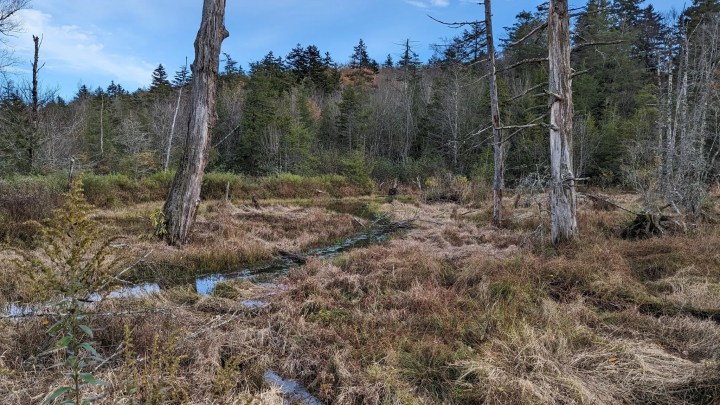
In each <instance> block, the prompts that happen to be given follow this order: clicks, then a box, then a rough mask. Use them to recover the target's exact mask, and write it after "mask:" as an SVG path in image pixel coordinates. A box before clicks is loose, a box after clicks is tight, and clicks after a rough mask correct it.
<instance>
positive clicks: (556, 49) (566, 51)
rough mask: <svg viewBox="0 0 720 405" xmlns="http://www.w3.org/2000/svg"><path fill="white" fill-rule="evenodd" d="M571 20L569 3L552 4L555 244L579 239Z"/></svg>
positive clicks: (557, 0)
mask: <svg viewBox="0 0 720 405" xmlns="http://www.w3.org/2000/svg"><path fill="white" fill-rule="evenodd" d="M569 19H570V18H569V14H568V0H550V11H549V17H548V58H549V65H550V71H549V88H550V91H549V93H550V165H551V172H552V178H551V184H550V221H551V235H552V241H553V243H561V242H565V241H569V240H572V239H574V238H575V236H576V235H577V220H576V217H575V210H576V203H577V200H576V195H575V178H574V175H573V167H572V159H571V151H572V125H573V124H572V119H573V103H572V77H571V69H570V32H569Z"/></svg>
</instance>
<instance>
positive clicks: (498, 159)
mask: <svg viewBox="0 0 720 405" xmlns="http://www.w3.org/2000/svg"><path fill="white" fill-rule="evenodd" d="M485 36H486V38H487V52H488V69H489V70H490V73H489V78H490V112H491V114H492V126H493V151H494V157H495V159H494V161H495V165H494V167H495V169H494V175H493V218H492V219H493V223H494V224H496V225H499V224H500V221H501V220H502V197H503V187H504V182H505V181H504V172H505V168H504V159H503V145H502V143H503V139H502V128H501V125H500V104H499V102H498V90H497V69H496V67H495V44H494V42H493V41H494V39H493V30H492V8H491V7H490V0H485Z"/></svg>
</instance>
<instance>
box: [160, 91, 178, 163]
mask: <svg viewBox="0 0 720 405" xmlns="http://www.w3.org/2000/svg"><path fill="white" fill-rule="evenodd" d="M182 93H183V88H182V87H180V90H179V91H178V98H177V103H176V104H175V114H173V120H172V125H171V126H170V136H168V143H167V148H166V149H165V161H164V162H163V171H167V170H168V168H169V167H170V152H171V151H172V140H173V134H174V133H175V122H177V116H178V112H179V111H180V101H181V100H182Z"/></svg>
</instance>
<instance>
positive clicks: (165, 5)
mask: <svg viewBox="0 0 720 405" xmlns="http://www.w3.org/2000/svg"><path fill="white" fill-rule="evenodd" d="M478 1H479V0H260V1H256V0H227V9H226V18H225V24H226V26H227V28H228V31H230V37H229V38H227V39H226V40H225V42H224V43H223V52H227V53H229V54H230V55H231V56H232V57H233V59H235V60H237V61H238V62H240V63H242V64H243V66H244V67H245V68H247V65H248V63H249V62H252V61H256V60H259V59H261V58H262V57H263V56H264V55H265V54H266V53H267V52H268V51H270V50H272V51H273V52H274V53H275V55H276V56H285V55H287V53H288V52H289V51H290V49H292V48H293V47H294V46H295V45H296V44H297V43H300V44H302V45H303V46H307V45H310V44H314V45H316V46H318V48H319V49H320V50H321V51H322V52H325V51H329V52H330V54H331V55H332V57H333V59H334V60H335V61H336V62H338V63H345V62H347V61H348V59H349V57H350V55H351V54H352V50H353V46H355V45H356V44H357V43H358V40H359V39H360V38H362V39H363V40H364V41H365V43H366V44H367V47H368V51H369V53H370V56H371V57H373V58H375V59H377V60H378V61H379V62H382V61H384V60H385V57H386V55H387V54H388V53H389V54H391V55H393V57H394V59H396V60H397V56H398V55H399V54H400V52H401V45H400V44H401V43H403V42H404V41H405V39H410V40H411V41H412V45H413V46H414V47H415V50H416V52H418V53H419V54H420V56H421V59H422V60H427V58H429V57H430V55H431V54H432V52H431V51H430V50H429V46H430V44H432V43H439V42H441V39H442V38H450V37H452V36H453V35H456V34H457V33H458V31H457V30H453V29H451V28H448V27H445V26H443V25H441V24H439V23H437V22H435V21H432V20H431V19H430V18H428V17H427V15H432V16H433V17H435V18H437V19H440V20H443V21H468V20H474V19H481V18H482V16H483V14H482V13H483V8H482V6H479V5H478V4H477V2H478ZM542 1H543V0H494V1H493V8H494V10H493V16H494V24H495V27H496V31H498V34H499V36H503V33H504V30H503V29H502V27H507V26H510V25H512V24H513V22H514V17H515V15H516V14H517V13H518V12H520V11H522V10H534V9H535V7H536V6H537V5H538V4H540V3H541V2H542ZM683 3H684V1H683V0H653V1H648V2H646V4H653V6H654V7H655V8H656V9H657V10H660V11H669V10H670V9H671V8H672V7H675V8H676V9H682V7H683ZM571 4H575V5H581V4H584V1H571ZM31 6H32V8H31V9H30V10H24V11H23V12H22V13H21V14H20V18H21V19H22V20H23V22H24V25H25V29H24V31H25V32H23V33H20V34H18V35H17V36H16V37H14V38H11V40H10V46H12V47H13V48H14V49H15V56H16V58H17V59H18V60H19V61H20V62H19V64H18V65H17V66H16V67H15V69H14V70H15V73H16V75H17V76H16V77H15V79H14V80H15V81H24V80H28V77H29V69H30V61H31V59H32V35H40V36H42V37H43V43H42V46H41V48H40V59H41V61H42V62H44V63H45V67H44V68H43V70H42V71H41V72H40V80H41V83H42V84H43V86H44V87H45V88H46V89H56V90H57V91H58V94H59V95H61V96H63V97H65V98H71V97H72V96H73V95H74V94H75V93H76V92H77V89H78V88H79V86H80V85H81V84H85V85H87V86H88V87H90V88H91V89H94V88H96V87H97V86H101V87H103V88H105V87H107V85H108V84H109V83H110V81H111V80H113V81H115V82H116V83H119V84H121V85H122V86H123V87H125V88H126V89H127V90H130V91H132V90H135V89H137V88H140V87H147V86H148V85H149V82H150V77H151V73H152V70H153V69H155V68H156V67H157V65H158V64H160V63H162V64H163V65H164V66H165V68H166V70H167V71H168V74H169V75H170V76H171V77H172V76H173V74H174V72H175V71H176V70H177V69H178V68H179V67H180V66H182V65H183V64H184V63H185V58H186V57H187V59H188V62H189V63H190V62H192V59H193V56H194V54H193V41H194V39H195V35H196V33H197V29H198V26H199V22H200V15H201V10H202V0H112V1H110V0H32V1H31Z"/></svg>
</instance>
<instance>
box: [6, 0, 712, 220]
mask: <svg viewBox="0 0 720 405" xmlns="http://www.w3.org/2000/svg"><path fill="white" fill-rule="evenodd" d="M642 3H643V2H642V1H639V0H617V1H609V0H591V1H589V2H588V3H587V5H586V6H585V7H582V8H578V9H576V10H574V13H575V15H576V17H577V18H576V19H575V20H574V25H573V27H572V29H573V31H572V46H573V52H572V65H573V69H574V72H575V73H574V80H573V90H574V97H573V98H574V102H575V119H574V121H575V128H574V134H573V135H574V144H573V159H574V165H575V169H576V170H575V171H576V175H577V177H580V178H588V179H589V181H590V182H591V183H594V184H601V185H608V184H615V185H624V186H629V187H631V188H633V189H636V190H639V191H657V192H661V193H666V194H667V193H676V194H678V195H679V196H680V197H674V198H676V199H678V200H679V199H682V200H687V201H684V202H685V203H687V204H688V205H690V206H692V205H693V204H697V202H698V201H699V199H701V198H702V195H701V194H702V189H703V187H702V185H706V184H709V183H711V182H713V181H716V180H717V175H718V170H719V169H720V167H719V166H718V161H717V156H718V152H720V143H719V142H718V140H720V139H718V116H719V115H718V113H719V111H720V91H719V87H718V80H719V79H720V76H719V75H718V70H717V67H718V59H719V56H718V55H719V54H720V35H718V31H719V29H720V17H719V16H718V15H717V12H718V11H720V3H718V2H717V1H715V0H694V1H693V4H692V5H691V6H690V7H688V8H687V9H686V10H684V11H683V12H682V13H681V14H680V15H664V14H661V13H660V12H659V11H658V10H655V9H654V8H653V6H652V5H647V6H644V5H642ZM546 7H547V6H546V5H545V6H539V7H538V9H537V10H535V11H532V12H522V13H520V14H518V15H517V17H516V22H515V23H514V24H513V26H511V27H508V28H507V29H506V32H505V33H504V35H503V34H500V37H501V46H500V48H501V52H500V53H499V55H498V60H497V63H498V68H497V69H498V87H499V93H500V103H501V115H502V122H503V125H504V126H506V127H507V128H508V129H507V130H506V133H505V138H506V140H505V142H504V143H505V144H504V148H505V151H506V154H505V155H506V183H507V185H508V186H510V187H512V186H514V185H518V184H520V183H521V182H523V181H524V180H525V181H527V179H528V178H531V177H533V178H535V177H537V176H540V177H541V178H542V177H543V176H545V174H546V172H547V171H548V153H547V150H548V145H547V142H548V138H547V136H546V129H547V125H546V124H547V122H548V118H547V94H546V91H545V89H546V87H547V62H546V57H547V44H546V42H547V40H546V38H547V36H546V33H545V32H544V31H543V30H538V31H537V32H535V31H534V30H535V29H536V28H538V27H540V26H541V25H543V24H544V22H545V19H546V17H545V16H546V14H547V10H546ZM481 11H482V9H481V8H480V7H479V8H478V13H477V17H478V20H479V19H480V16H481V14H482V13H481ZM483 30H484V27H483V25H482V24H481V23H480V22H478V23H477V24H469V25H465V26H463V27H462V28H460V29H457V30H451V29H449V32H450V33H451V34H457V35H456V36H454V37H451V38H450V39H447V40H445V41H440V43H438V44H436V45H433V49H434V55H433V56H432V57H431V58H430V60H428V61H426V62H423V61H420V60H419V58H418V57H417V54H416V52H415V49H413V46H414V45H413V42H412V40H411V39H409V40H407V41H406V42H405V43H404V44H402V45H401V46H399V47H398V54H397V55H395V57H393V56H392V55H388V57H387V60H385V61H383V62H382V63H378V62H377V61H376V60H374V59H372V58H370V57H369V56H368V52H367V47H366V44H365V43H364V42H363V41H362V40H360V41H359V43H358V44H357V45H356V46H355V47H354V48H353V49H352V54H351V57H350V60H349V61H347V62H345V61H342V62H338V61H337V60H335V59H333V57H332V56H331V55H330V54H329V53H326V52H323V51H322V50H320V49H318V47H316V46H315V45H312V44H309V45H305V44H298V45H297V46H296V47H295V48H293V49H292V51H290V53H289V54H288V55H286V56H284V57H282V56H276V55H275V54H273V52H272V51H271V52H269V53H268V54H267V55H266V56H265V57H264V58H263V59H262V60H259V61H257V62H254V63H251V64H250V68H249V71H247V72H246V71H244V69H243V68H242V67H241V66H240V65H239V64H238V63H237V62H236V61H235V60H234V59H233V57H232V56H231V55H230V54H229V53H224V55H223V65H224V66H223V67H222V69H221V77H220V82H219V89H218V121H217V125H216V127H215V128H214V133H213V140H212V143H213V148H212V153H211V155H212V156H211V159H210V166H209V169H210V170H215V171H230V172H238V173H246V174H252V175H265V174H271V173H278V172H292V173H296V174H321V173H328V172H332V173H341V174H349V175H354V176H371V177H372V178H374V179H376V180H379V181H382V180H385V179H394V178H398V179H400V180H404V181H416V180H417V178H418V177H422V178H424V177H426V176H429V175H431V174H438V173H442V172H451V173H454V174H460V175H465V176H468V177H471V178H473V179H478V180H481V181H483V180H487V181H490V180H491V177H492V165H493V162H492V131H490V129H491V125H490V124H491V123H490V119H489V117H490V105H489V94H488V85H487V80H486V75H487V72H488V70H487V69H488V68H487V63H485V58H486V56H487V55H486V52H485V49H486V44H485V37H484V32H483ZM527 34H532V35H530V36H529V37H528V38H524V37H525V36H526V35H527ZM228 52H230V53H231V52H232V50H228ZM349 53H350V52H349ZM336 57H337V56H336ZM341 57H342V56H341ZM40 60H41V61H42V48H41V49H40ZM189 75H190V71H189V68H188V67H187V66H182V67H180V68H179V69H178V70H177V72H175V73H174V74H173V73H168V72H167V70H166V67H163V66H162V65H160V66H158V67H157V69H156V70H155V71H154V72H153V76H152V84H151V86H150V87H149V88H148V89H139V90H137V91H135V92H128V91H127V90H126V89H124V88H123V87H122V85H121V84H119V83H114V82H111V83H110V84H109V85H108V86H107V87H106V88H100V87H98V88H97V89H94V90H93V89H88V88H87V87H85V86H82V87H81V88H80V89H79V91H78V92H77V94H76V95H75V97H73V99H72V100H63V99H61V98H60V97H56V96H54V95H53V94H52V93H51V92H50V93H47V94H45V96H44V97H43V94H42V92H41V94H40V97H39V102H38V103H39V109H38V110H39V111H38V113H37V116H34V115H33V108H32V105H33V103H32V97H31V94H30V93H31V91H30V90H31V89H30V86H29V85H22V84H19V83H14V82H13V81H10V80H8V81H5V83H4V88H3V89H2V109H1V111H0V117H1V118H0V119H1V120H2V122H3V125H2V128H1V129H0V131H2V137H1V139H2V140H1V141H0V142H2V144H0V154H1V159H0V162H1V163H0V173H1V174H2V175H8V174H14V173H19V174H34V173H47V172H52V171H57V170H67V169H68V167H69V165H70V163H69V160H70V158H74V159H75V161H76V165H77V167H81V168H84V169H87V170H91V171H94V172H96V173H122V174H127V175H131V176H134V177H142V176H146V175H148V174H151V173H153V172H156V171H159V170H163V169H167V168H172V167H173V166H174V165H175V164H176V162H177V159H178V156H179V154H180V151H181V149H182V147H183V145H182V140H183V139H184V134H185V132H186V127H187V122H188V117H187V105H188V104H187V96H188V94H189V86H190V84H191V78H190V77H189ZM40 82H41V84H42V76H40ZM176 110H177V111H176ZM176 113H177V116H176ZM168 150H169V151H170V153H169V155H168ZM688 187H689V188H692V190H686V189H685V188H688ZM698 193H699V194H698Z"/></svg>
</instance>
